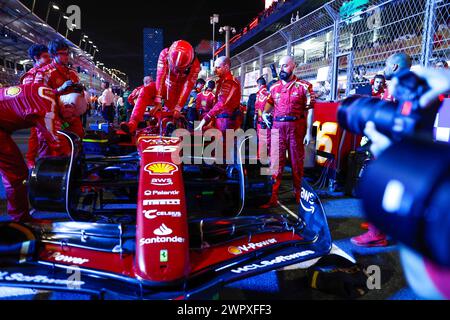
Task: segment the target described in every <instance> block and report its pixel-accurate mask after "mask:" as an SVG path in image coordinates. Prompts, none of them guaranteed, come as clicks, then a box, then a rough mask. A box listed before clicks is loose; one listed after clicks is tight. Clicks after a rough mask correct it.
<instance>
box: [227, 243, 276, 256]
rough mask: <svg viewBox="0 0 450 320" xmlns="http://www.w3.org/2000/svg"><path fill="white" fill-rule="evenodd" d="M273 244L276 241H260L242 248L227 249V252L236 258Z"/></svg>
mask: <svg viewBox="0 0 450 320" xmlns="http://www.w3.org/2000/svg"><path fill="white" fill-rule="evenodd" d="M275 243H277V240H276V239H269V240H264V241H261V242H258V243H249V244H247V245H243V246H239V247H228V252H229V253H231V254H233V255H235V256H238V255H240V254H242V253H244V252H249V251H253V250H256V249H261V248H264V247H267V246H270V245H272V244H275Z"/></svg>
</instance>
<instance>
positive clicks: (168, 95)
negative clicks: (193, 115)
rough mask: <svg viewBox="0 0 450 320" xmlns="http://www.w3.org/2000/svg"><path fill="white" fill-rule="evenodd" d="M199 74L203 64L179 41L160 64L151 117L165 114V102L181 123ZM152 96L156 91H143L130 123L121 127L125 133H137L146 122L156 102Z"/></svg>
mask: <svg viewBox="0 0 450 320" xmlns="http://www.w3.org/2000/svg"><path fill="white" fill-rule="evenodd" d="M199 73H200V62H199V60H198V59H197V58H196V57H195V53H194V48H193V47H192V46H191V44H190V43H189V42H186V41H184V40H179V41H175V42H174V43H173V44H172V45H171V46H170V48H166V49H164V50H163V51H162V52H161V54H160V55H159V60H158V70H157V78H156V94H155V97H154V108H153V110H152V112H151V115H154V114H155V113H156V112H158V111H159V110H161V108H162V100H164V107H165V108H166V110H168V111H169V112H173V117H174V119H179V118H180V116H181V110H182V108H183V107H184V105H185V104H186V101H187V99H188V97H189V94H190V93H191V91H192V89H193V88H194V85H195V82H196V81H197V78H198V74H199ZM151 95H153V91H152V90H150V89H149V90H142V91H141V93H140V94H139V98H138V100H137V102H136V106H135V107H134V109H133V114H132V116H131V118H130V121H129V122H128V123H122V124H121V128H122V130H123V131H125V132H134V131H136V128H137V125H138V123H139V122H140V121H142V120H143V117H144V112H145V109H146V108H147V106H148V105H149V104H148V103H149V102H151V100H152V96H151Z"/></svg>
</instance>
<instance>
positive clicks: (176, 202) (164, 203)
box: [143, 199, 181, 206]
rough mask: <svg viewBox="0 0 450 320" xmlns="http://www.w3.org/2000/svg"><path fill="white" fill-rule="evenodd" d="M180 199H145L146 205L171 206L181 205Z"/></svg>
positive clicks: (144, 203)
mask: <svg viewBox="0 0 450 320" xmlns="http://www.w3.org/2000/svg"><path fill="white" fill-rule="evenodd" d="M180 204H181V200H180V199H159V200H144V201H143V205H144V206H170V205H180Z"/></svg>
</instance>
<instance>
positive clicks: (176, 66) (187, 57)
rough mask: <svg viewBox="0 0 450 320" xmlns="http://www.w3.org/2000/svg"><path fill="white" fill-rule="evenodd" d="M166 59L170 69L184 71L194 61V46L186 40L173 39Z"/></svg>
mask: <svg viewBox="0 0 450 320" xmlns="http://www.w3.org/2000/svg"><path fill="white" fill-rule="evenodd" d="M168 59H169V66H170V68H171V69H172V70H177V71H184V70H186V69H187V68H188V67H189V66H190V65H191V64H192V62H193V61H194V48H192V46H191V44H190V43H189V42H187V41H184V40H179V41H175V42H174V43H173V44H172V45H171V46H170V48H169V58H168Z"/></svg>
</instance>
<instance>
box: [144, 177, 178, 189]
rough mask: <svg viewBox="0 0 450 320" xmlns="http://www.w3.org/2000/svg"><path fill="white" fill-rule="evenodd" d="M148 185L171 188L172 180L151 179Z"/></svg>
mask: <svg viewBox="0 0 450 320" xmlns="http://www.w3.org/2000/svg"><path fill="white" fill-rule="evenodd" d="M150 183H151V184H152V185H154V186H158V187H162V186H171V185H173V180H172V179H171V178H167V179H159V178H155V179H152V181H151V182H150Z"/></svg>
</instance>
